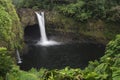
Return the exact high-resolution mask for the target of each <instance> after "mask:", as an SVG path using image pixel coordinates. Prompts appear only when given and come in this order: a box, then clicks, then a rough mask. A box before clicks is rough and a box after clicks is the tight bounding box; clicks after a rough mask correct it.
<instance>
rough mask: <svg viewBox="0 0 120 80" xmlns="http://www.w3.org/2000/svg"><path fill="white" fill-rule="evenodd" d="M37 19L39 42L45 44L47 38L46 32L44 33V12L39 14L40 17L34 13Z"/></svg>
mask: <svg viewBox="0 0 120 80" xmlns="http://www.w3.org/2000/svg"><path fill="white" fill-rule="evenodd" d="M36 15H37V17H38V23H39V27H40V28H39V29H40V35H41V39H40V40H41V42H46V41H48V40H47V36H46V31H45V20H44V12H41V15H40V14H38V13H36Z"/></svg>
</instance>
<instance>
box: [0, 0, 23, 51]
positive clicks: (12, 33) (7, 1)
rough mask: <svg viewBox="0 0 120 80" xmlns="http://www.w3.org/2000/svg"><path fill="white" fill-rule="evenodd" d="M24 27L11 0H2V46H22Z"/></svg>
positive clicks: (0, 39)
mask: <svg viewBox="0 0 120 80" xmlns="http://www.w3.org/2000/svg"><path fill="white" fill-rule="evenodd" d="M21 39H22V28H21V26H20V22H19V19H18V16H17V14H16V11H15V9H14V7H13V5H12V2H11V0H0V46H5V47H7V48H9V49H14V48H15V47H18V46H20V45H19V42H20V41H21Z"/></svg>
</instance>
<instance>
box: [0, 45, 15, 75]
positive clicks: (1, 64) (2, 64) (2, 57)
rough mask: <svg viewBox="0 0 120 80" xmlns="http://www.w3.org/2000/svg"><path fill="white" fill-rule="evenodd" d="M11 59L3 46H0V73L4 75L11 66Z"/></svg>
mask: <svg viewBox="0 0 120 80" xmlns="http://www.w3.org/2000/svg"><path fill="white" fill-rule="evenodd" d="M12 65H13V61H12V59H11V57H10V56H9V54H8V51H7V49H6V48H5V47H0V75H1V76H5V74H6V73H7V72H9V71H10V69H11V68H12Z"/></svg>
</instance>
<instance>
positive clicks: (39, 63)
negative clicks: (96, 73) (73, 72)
mask: <svg viewBox="0 0 120 80" xmlns="http://www.w3.org/2000/svg"><path fill="white" fill-rule="evenodd" d="M104 48H105V47H104V46H103V45H101V44H93V43H71V44H70V43H69V44H62V45H56V46H49V47H44V46H36V45H29V46H28V51H27V52H24V53H23V55H22V56H21V58H22V61H23V63H22V64H21V65H20V68H21V69H23V70H29V69H31V68H32V67H34V68H36V69H39V68H42V67H43V68H47V69H62V68H64V67H66V66H70V67H72V68H85V67H86V66H87V65H88V61H91V60H92V61H93V60H95V59H99V58H100V57H101V56H103V55H104Z"/></svg>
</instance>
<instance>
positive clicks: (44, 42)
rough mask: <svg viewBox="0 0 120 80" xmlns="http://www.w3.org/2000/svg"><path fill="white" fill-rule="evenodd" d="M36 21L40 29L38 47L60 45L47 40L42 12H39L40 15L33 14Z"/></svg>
mask: <svg viewBox="0 0 120 80" xmlns="http://www.w3.org/2000/svg"><path fill="white" fill-rule="evenodd" d="M35 13H36V15H37V19H38V24H39V29H40V35H41V38H40V41H39V42H38V43H37V44H38V45H42V46H51V45H58V44H60V43H58V42H56V41H52V40H48V39H47V35H46V31H45V20H44V12H41V13H40V14H39V13H38V12H35Z"/></svg>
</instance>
